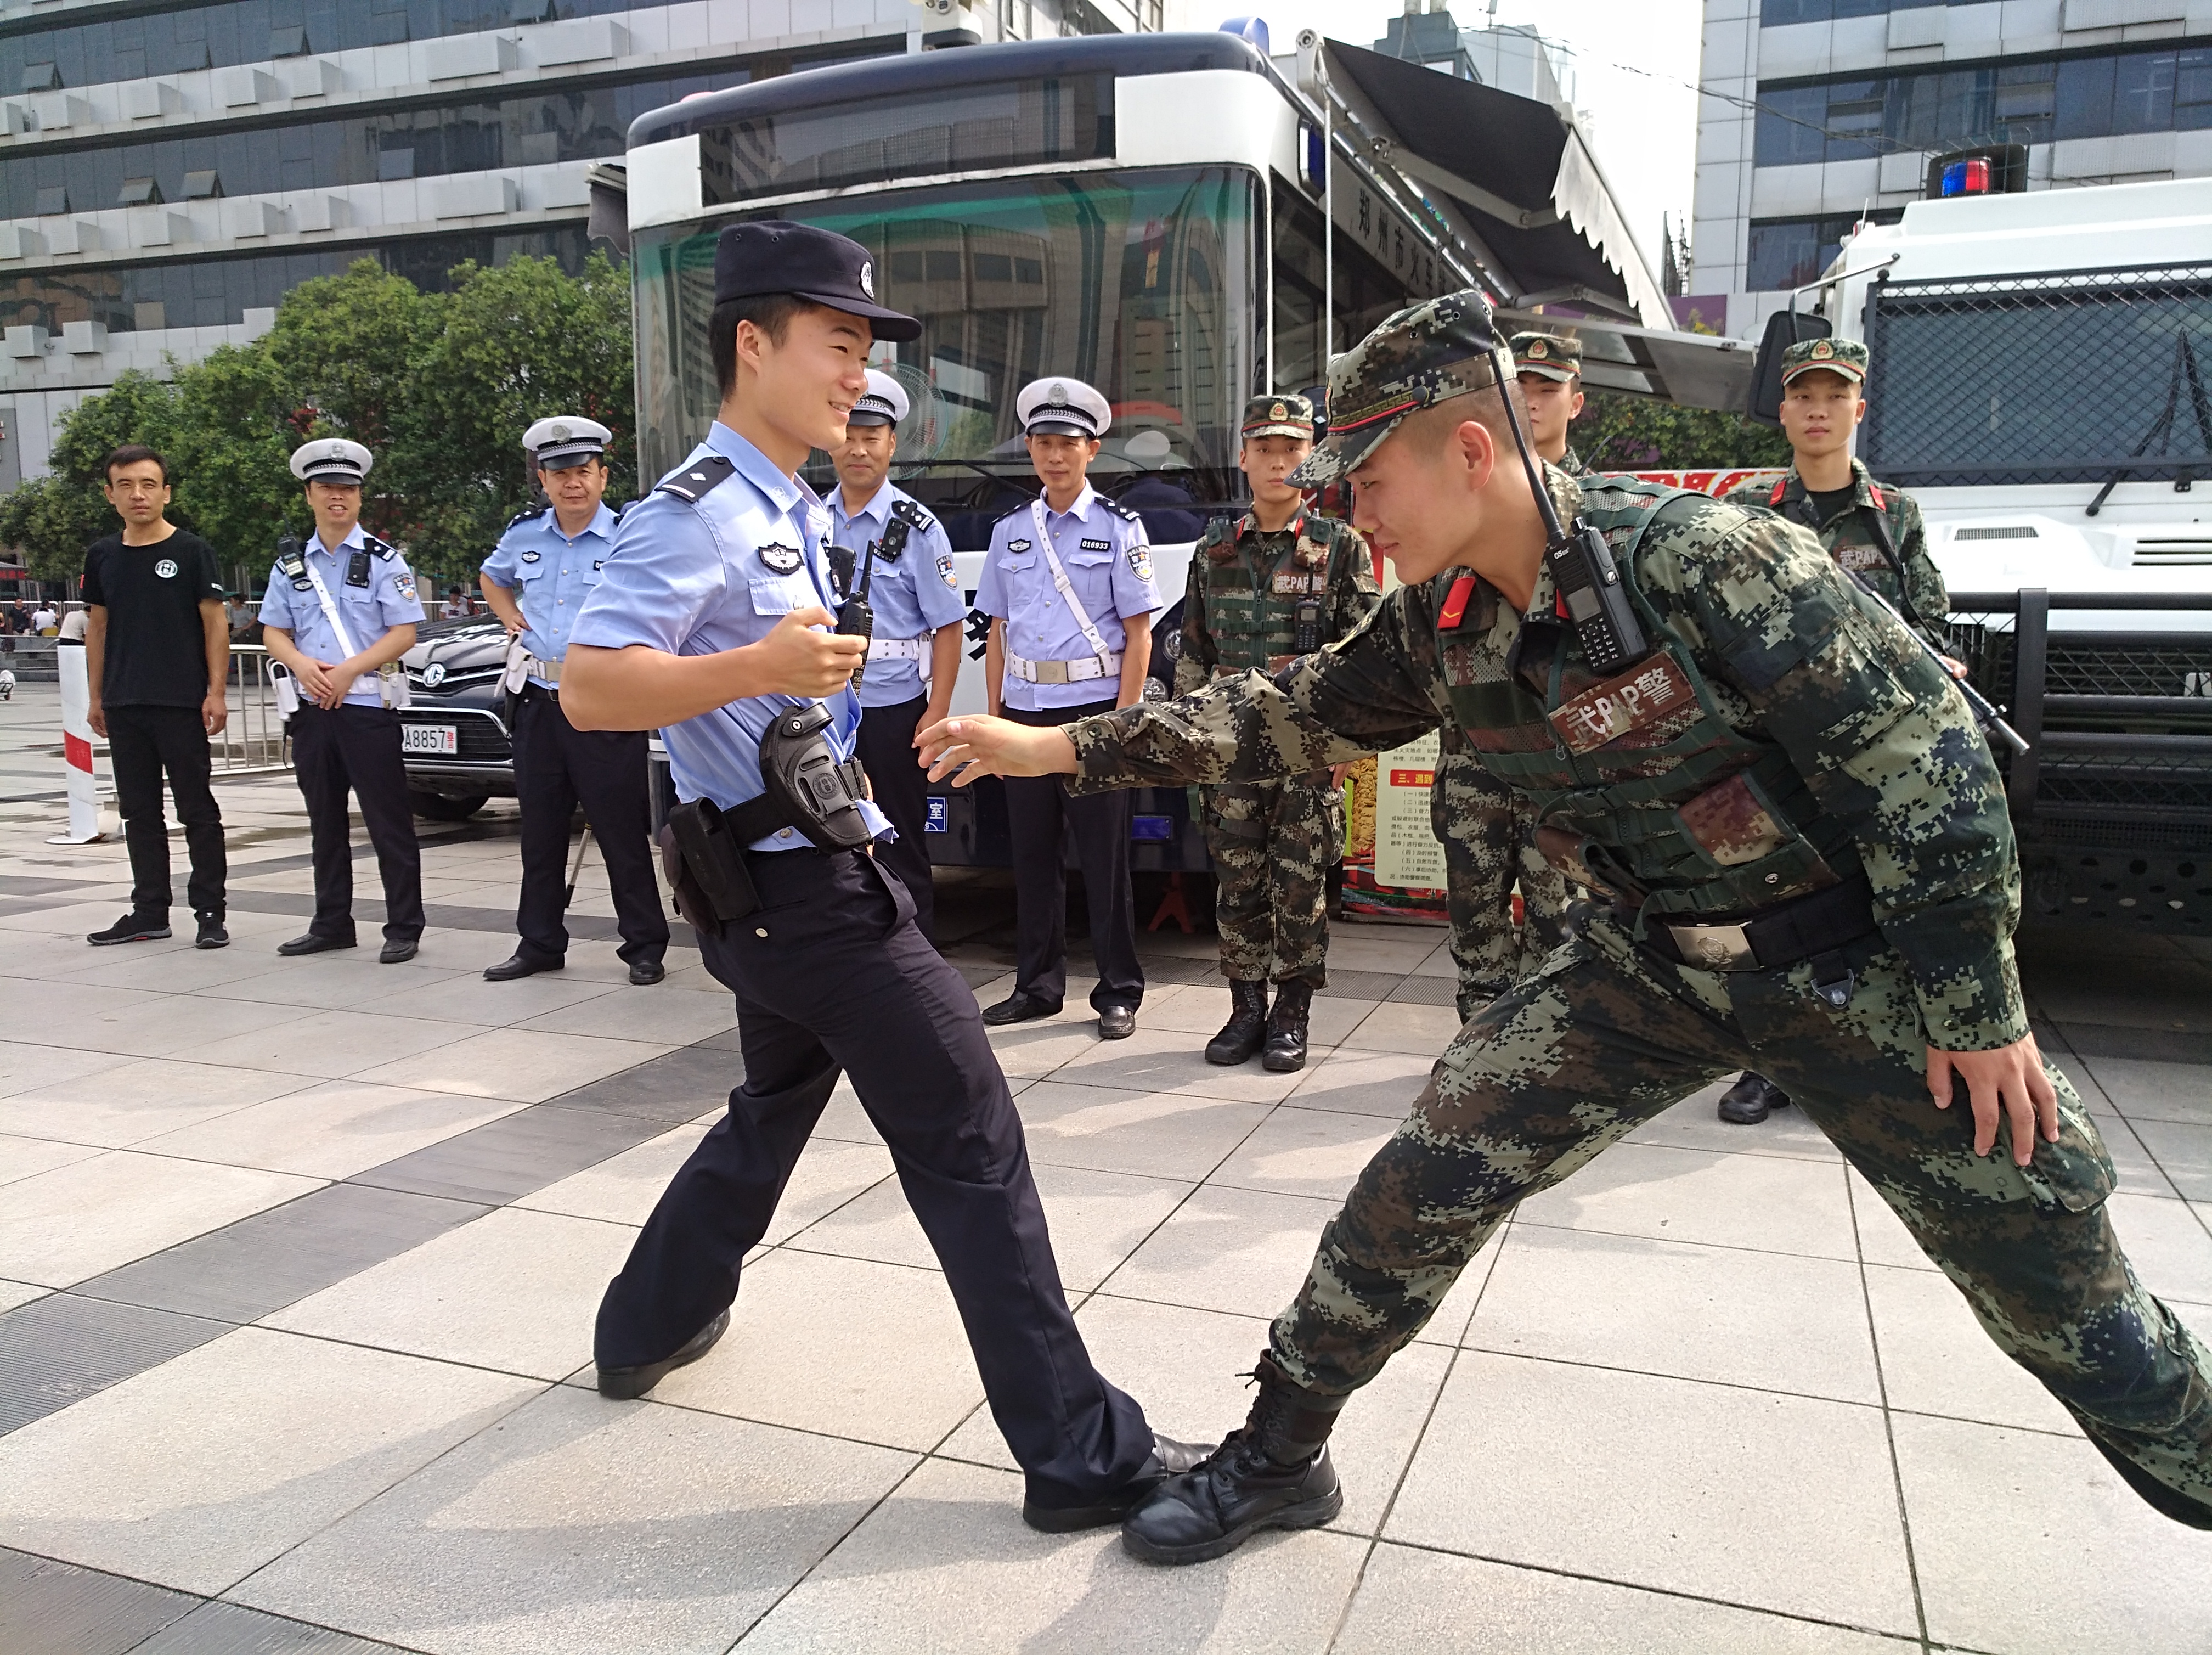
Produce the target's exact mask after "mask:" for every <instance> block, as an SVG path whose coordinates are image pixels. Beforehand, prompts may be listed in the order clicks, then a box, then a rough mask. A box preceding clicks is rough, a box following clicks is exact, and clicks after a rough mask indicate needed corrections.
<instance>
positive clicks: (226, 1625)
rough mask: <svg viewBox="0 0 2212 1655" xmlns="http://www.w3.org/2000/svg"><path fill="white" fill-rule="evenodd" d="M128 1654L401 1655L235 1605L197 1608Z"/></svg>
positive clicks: (212, 1603) (383, 1646)
mask: <svg viewBox="0 0 2212 1655" xmlns="http://www.w3.org/2000/svg"><path fill="white" fill-rule="evenodd" d="M132 1655H403V1652H401V1651H399V1650H398V1649H395V1648H394V1647H393V1646H392V1645H390V1644H373V1643H371V1642H369V1641H368V1639H366V1638H356V1637H352V1636H350V1635H349V1634H345V1633H343V1632H332V1631H331V1630H330V1628H327V1627H314V1626H309V1625H307V1622H304V1621H287V1620H284V1619H282V1618H281V1617H279V1616H277V1615H264V1614H263V1613H262V1612H261V1611H260V1610H259V1609H245V1608H241V1607H240V1605H238V1604H236V1603H222V1602H219V1601H210V1602H208V1603H202V1604H201V1605H200V1606H199V1607H198V1608H197V1609H194V1610H193V1611H192V1612H191V1614H189V1615H185V1617H184V1619H182V1620H181V1621H173V1622H170V1623H169V1624H168V1625H167V1626H166V1627H164V1628H161V1631H159V1632H157V1633H156V1634H154V1636H152V1637H151V1638H149V1639H148V1640H146V1641H145V1642H144V1643H143V1644H141V1645H139V1646H137V1649H136V1650H134V1651H133V1652H132Z"/></svg>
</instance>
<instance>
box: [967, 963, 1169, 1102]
mask: <svg viewBox="0 0 2212 1655" xmlns="http://www.w3.org/2000/svg"><path fill="white" fill-rule="evenodd" d="M985 1003H989V1002H985ZM1137 1016H1138V1019H1139V1021H1138V1027H1139V1029H1140V1030H1141V1029H1142V1028H1143V1027H1144V1023H1143V1018H1144V1012H1143V1010H1142V1009H1141V1008H1139V1011H1138V1013H1137ZM990 1037H991V1050H992V1052H993V1054H994V1056H997V1058H998V1060H999V1067H1000V1068H1001V1069H1003V1070H1005V1071H1006V1074H1008V1075H1009V1076H1013V1075H1021V1076H1024V1077H1025V1078H1027V1079H1030V1080H1036V1079H1037V1078H1039V1077H1041V1076H1043V1075H1047V1074H1051V1073H1053V1071H1054V1070H1055V1069H1057V1068H1060V1066H1061V1065H1062V1064H1064V1063H1067V1062H1073V1060H1074V1059H1076V1058H1078V1057H1080V1056H1083V1055H1084V1054H1085V1052H1087V1051H1090V1050H1091V1049H1092V1048H1094V1047H1097V1046H1101V1045H1105V1044H1109V1043H1108V1042H1105V1041H1102V1040H1101V1039H1099V1037H1098V1014H1097V1013H1096V1012H1094V1011H1092V1010H1091V1007H1090V1006H1089V1004H1088V1003H1087V1002H1085V1001H1082V1000H1079V999H1078V998H1076V997H1075V996H1074V991H1073V985H1072V984H1071V985H1070V989H1069V999H1068V1001H1067V1003H1066V1006H1064V1007H1062V1008H1061V1010H1060V1015H1059V1016H1058V1017H1053V1018H1043V1019H1039V1020H1037V1021H1036V1022H1034V1023H1016V1024H1012V1025H1009V1026H1008V1027H1006V1028H1002V1029H993V1030H991V1031H990ZM1135 1038H1136V1036H1135V1035H1132V1036H1130V1039H1132V1040H1133V1039H1135ZM1113 1044H1126V1043H1123V1042H1116V1043H1113Z"/></svg>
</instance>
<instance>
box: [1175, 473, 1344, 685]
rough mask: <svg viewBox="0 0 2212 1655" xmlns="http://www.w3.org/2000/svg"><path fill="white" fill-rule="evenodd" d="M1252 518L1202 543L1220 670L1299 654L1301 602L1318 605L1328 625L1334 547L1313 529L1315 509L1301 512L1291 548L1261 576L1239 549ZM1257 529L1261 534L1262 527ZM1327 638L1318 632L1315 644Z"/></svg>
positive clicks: (1267, 668) (1263, 666) (1264, 667)
mask: <svg viewBox="0 0 2212 1655" xmlns="http://www.w3.org/2000/svg"><path fill="white" fill-rule="evenodd" d="M1247 521H1248V519H1246V518H1239V519H1237V521H1236V522H1235V523H1234V524H1232V525H1231V526H1230V528H1229V530H1228V532H1227V534H1226V536H1225V538H1220V539H1209V540H1208V541H1207V542H1206V544H1205V545H1203V546H1202V547H1201V548H1200V550H1201V551H1204V552H1205V553H1206V630H1207V631H1208V632H1209V633H1211V634H1212V637H1213V647H1214V650H1215V653H1216V655H1217V657H1218V662H1217V665H1216V666H1215V668H1214V670H1215V672H1217V674H1222V673H1231V672H1249V671H1250V670H1251V669H1253V668H1255V667H1257V668H1258V669H1260V670H1261V672H1272V671H1274V670H1275V669H1276V668H1278V667H1279V666H1282V665H1283V664H1284V663H1285V661H1286V660H1289V659H1290V658H1291V656H1292V655H1293V654H1295V653H1296V645H1297V609H1298V605H1300V604H1301V603H1304V602H1308V601H1310V602H1312V603H1315V604H1317V605H1320V616H1319V618H1320V620H1321V621H1322V623H1324V624H1325V623H1326V621H1327V618H1328V588H1329V573H1330V568H1329V565H1330V559H1331V557H1332V555H1333V548H1332V543H1331V542H1330V541H1329V540H1327V539H1318V538H1315V537H1314V536H1313V535H1312V534H1311V533H1310V532H1309V531H1308V527H1307V526H1308V524H1309V523H1310V522H1311V521H1312V514H1311V513H1310V512H1301V513H1300V514H1298V518H1297V522H1295V523H1294V524H1293V525H1292V528H1293V530H1294V531H1295V538H1294V540H1293V542H1292V544H1291V549H1290V550H1289V551H1286V552H1285V553H1282V554H1281V555H1279V556H1278V557H1275V558H1274V559H1273V561H1272V562H1271V563H1262V564H1261V565H1260V570H1259V574H1258V576H1257V578H1256V579H1255V576H1254V574H1253V567H1252V564H1251V563H1249V562H1248V561H1247V560H1246V559H1245V558H1244V557H1242V556H1240V555H1239V551H1238V546H1239V543H1240V542H1241V541H1242V540H1243V532H1244V526H1245V524H1246V522H1247ZM1253 532H1254V534H1255V536H1256V535H1257V533H1258V531H1257V530H1256V529H1255V530H1254V531H1253ZM1327 642H1329V640H1328V637H1326V636H1316V642H1315V645H1314V647H1315V648H1320V647H1321V645H1322V644H1324V643H1327Z"/></svg>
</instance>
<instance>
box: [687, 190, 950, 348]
mask: <svg viewBox="0 0 2212 1655" xmlns="http://www.w3.org/2000/svg"><path fill="white" fill-rule="evenodd" d="M778 293H787V294H790V295H792V296H793V297H794V298H799V299H805V300H806V301H809V302H810V303H812V304H817V305H827V306H828V307H829V308H830V309H832V310H842V311H843V312H844V313H846V314H847V315H848V316H860V317H865V318H866V319H867V321H868V324H869V326H870V327H871V329H872V331H873V332H874V334H875V337H876V338H878V339H918V338H921V322H920V320H918V319H916V318H915V317H912V316H909V315H908V314H907V313H905V312H904V311H898V310H892V309H890V308H889V307H885V306H883V305H879V304H878V303H877V302H876V266H875V260H874V259H871V258H870V257H869V256H868V250H867V249H866V247H864V246H861V245H860V243H859V242H857V241H855V240H852V239H851V238H849V237H848V236H842V235H840V234H837V233H836V231H835V230H824V229H817V228H816V227H815V226H813V225H811V224H794V223H793V222H790V221H789V220H787V219H781V218H764V219H762V220H760V221H758V222H755V223H751V224H732V225H731V226H729V227H728V228H726V229H725V230H724V231H723V232H722V234H721V235H720V238H719V239H717V240H716V241H715V243H714V302H715V303H716V304H718V305H726V304H727V303H729V302H730V301H732V299H761V298H766V297H768V296H769V295H771V294H778Z"/></svg>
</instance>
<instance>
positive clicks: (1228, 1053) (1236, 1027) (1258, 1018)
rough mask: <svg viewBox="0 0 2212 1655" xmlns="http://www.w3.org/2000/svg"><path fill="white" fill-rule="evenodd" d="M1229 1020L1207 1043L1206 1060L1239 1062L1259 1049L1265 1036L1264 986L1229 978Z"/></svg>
mask: <svg viewBox="0 0 2212 1655" xmlns="http://www.w3.org/2000/svg"><path fill="white" fill-rule="evenodd" d="M1229 1002H1230V1007H1231V1010H1230V1013H1229V1020H1228V1021H1227V1022H1226V1023H1224V1024H1223V1025H1221V1032H1220V1033H1219V1034H1217V1035H1215V1036H1214V1037H1213V1038H1212V1039H1211V1040H1209V1041H1207V1042H1206V1062H1209V1063H1242V1062H1247V1061H1248V1060H1249V1059H1250V1057H1251V1056H1252V1054H1253V1053H1254V1052H1255V1051H1257V1050H1260V1043H1261V1041H1262V1040H1265V1039H1266V1038H1267V984H1266V983H1246V982H1244V981H1243V979H1241V978H1238V977H1231V978H1230V979H1229Z"/></svg>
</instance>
